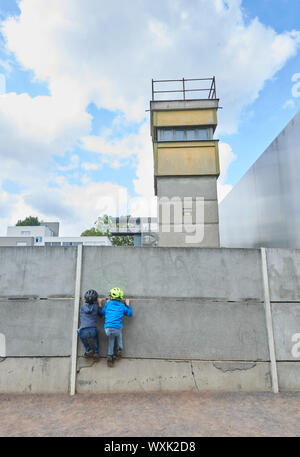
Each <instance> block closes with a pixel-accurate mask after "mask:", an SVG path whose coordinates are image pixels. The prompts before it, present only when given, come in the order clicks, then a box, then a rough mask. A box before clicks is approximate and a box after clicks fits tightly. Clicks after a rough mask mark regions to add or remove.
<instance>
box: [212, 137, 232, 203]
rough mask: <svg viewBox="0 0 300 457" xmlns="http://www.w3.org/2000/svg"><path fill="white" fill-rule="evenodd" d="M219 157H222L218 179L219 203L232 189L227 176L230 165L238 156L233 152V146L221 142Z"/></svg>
mask: <svg viewBox="0 0 300 457" xmlns="http://www.w3.org/2000/svg"><path fill="white" fill-rule="evenodd" d="M219 157H220V176H219V179H218V186H217V187H218V199H219V203H220V202H221V201H222V200H223V198H225V197H226V195H227V194H228V193H229V192H230V191H231V189H232V187H233V186H231V185H230V184H226V183H225V181H226V177H227V171H228V168H229V165H230V164H231V163H232V162H233V161H234V160H236V158H237V156H236V155H235V154H234V153H233V151H232V149H231V146H230V145H229V144H226V143H220V144H219Z"/></svg>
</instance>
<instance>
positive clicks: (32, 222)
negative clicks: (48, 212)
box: [16, 216, 41, 226]
mask: <svg viewBox="0 0 300 457" xmlns="http://www.w3.org/2000/svg"><path fill="white" fill-rule="evenodd" d="M16 225H17V226H20V225H21V226H32V225H41V223H40V221H39V219H38V217H34V216H29V217H26V218H25V219H24V220H23V221H22V220H21V219H20V220H18V222H17V223H16Z"/></svg>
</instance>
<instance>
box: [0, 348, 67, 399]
mask: <svg viewBox="0 0 300 457" xmlns="http://www.w3.org/2000/svg"><path fill="white" fill-rule="evenodd" d="M69 372H70V358H69V357H51V358H47V357H41V358H35V357H26V358H24V357H23V358H20V357H18V358H8V359H5V360H2V361H0V393H16V394H17V393H34V394H46V393H49V394H50V393H52V394H54V393H67V392H68V389H69V376H70V375H69Z"/></svg>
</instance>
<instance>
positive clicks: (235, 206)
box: [220, 111, 300, 248]
mask: <svg viewBox="0 0 300 457" xmlns="http://www.w3.org/2000/svg"><path fill="white" fill-rule="evenodd" d="M299 140H300V111H298V113H297V114H296V115H295V116H294V118H293V119H292V120H291V121H290V122H289V123H288V125H287V126H286V127H285V128H284V129H283V130H282V132H281V133H280V134H279V135H278V136H277V137H276V138H275V139H274V141H273V142H272V143H271V144H270V146H269V147H268V148H267V149H266V150H265V151H264V152H263V153H262V155H261V156H260V157H259V158H258V159H257V160H256V162H255V163H254V164H253V165H252V166H251V167H250V168H249V170H248V171H247V172H246V173H245V175H244V176H243V177H242V178H241V179H240V181H239V182H238V183H237V184H236V185H235V186H234V188H233V189H232V190H231V192H229V194H228V195H227V196H226V197H225V198H224V200H223V201H222V202H221V204H220V235H221V246H224V247H225V246H226V247H247V248H248V247H253V248H255V247H261V246H262V247H268V248H269V247H274V248H300V211H299V171H300V147H299Z"/></svg>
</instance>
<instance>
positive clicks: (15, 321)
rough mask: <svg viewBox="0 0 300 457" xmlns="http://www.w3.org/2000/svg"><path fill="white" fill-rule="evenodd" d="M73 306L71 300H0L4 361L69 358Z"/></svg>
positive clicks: (0, 331) (0, 326)
mask: <svg viewBox="0 0 300 457" xmlns="http://www.w3.org/2000/svg"><path fill="white" fill-rule="evenodd" d="M73 306H74V305H73V300H24V301H15V300H9V301H3V300H1V301H0V333H2V334H3V335H5V338H6V355H7V357H29V356H39V357H42V356H69V355H70V354H71V344H72V325H73Z"/></svg>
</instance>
